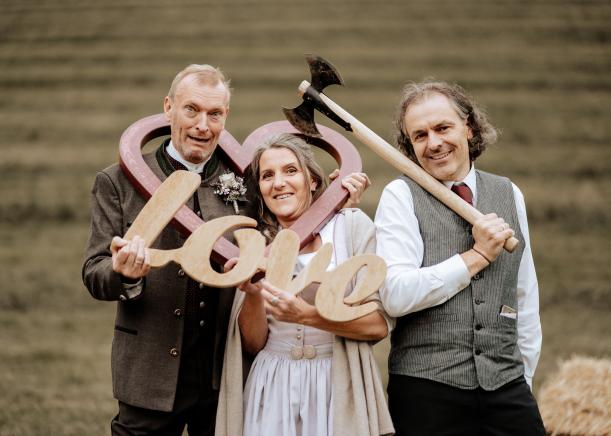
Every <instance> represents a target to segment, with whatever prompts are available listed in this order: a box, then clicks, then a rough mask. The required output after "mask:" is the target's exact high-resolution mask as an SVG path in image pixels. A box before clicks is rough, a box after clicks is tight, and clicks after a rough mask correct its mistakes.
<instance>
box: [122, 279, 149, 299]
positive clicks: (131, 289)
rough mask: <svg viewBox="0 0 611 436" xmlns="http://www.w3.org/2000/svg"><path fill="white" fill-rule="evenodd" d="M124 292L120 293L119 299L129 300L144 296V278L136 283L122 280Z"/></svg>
mask: <svg viewBox="0 0 611 436" xmlns="http://www.w3.org/2000/svg"><path fill="white" fill-rule="evenodd" d="M121 286H122V287H123V292H121V294H120V295H119V300H121V301H128V300H136V299H138V298H140V297H141V296H142V290H143V289H144V279H143V278H142V277H140V279H139V280H138V281H137V282H135V283H125V282H123V281H121Z"/></svg>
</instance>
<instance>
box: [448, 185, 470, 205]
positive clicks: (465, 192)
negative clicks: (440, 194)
mask: <svg viewBox="0 0 611 436" xmlns="http://www.w3.org/2000/svg"><path fill="white" fill-rule="evenodd" d="M452 191H454V192H455V193H456V194H458V196H459V197H460V198H462V199H463V200H465V201H466V202H467V203H469V204H470V205H471V206H473V193H472V192H471V189H470V188H469V187H468V186H467V185H465V184H461V185H458V184H454V185H452Z"/></svg>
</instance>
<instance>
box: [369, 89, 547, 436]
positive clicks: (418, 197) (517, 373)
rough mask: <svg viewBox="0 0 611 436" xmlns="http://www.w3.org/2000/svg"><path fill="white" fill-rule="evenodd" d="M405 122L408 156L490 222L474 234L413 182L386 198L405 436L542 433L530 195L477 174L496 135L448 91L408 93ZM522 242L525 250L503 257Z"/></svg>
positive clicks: (401, 122)
mask: <svg viewBox="0 0 611 436" xmlns="http://www.w3.org/2000/svg"><path fill="white" fill-rule="evenodd" d="M396 124H397V131H398V132H397V133H398V134H397V138H398V145H399V147H400V148H401V150H402V151H403V153H405V154H406V155H407V156H408V157H409V158H410V159H412V160H413V161H414V162H416V163H417V164H419V165H420V166H421V167H422V168H423V169H424V170H425V171H427V172H428V173H429V174H430V175H432V176H433V177H435V178H436V179H437V180H439V181H440V182H442V183H443V184H445V185H446V186H447V187H448V189H452V190H453V191H454V192H456V193H457V194H458V195H459V196H461V197H462V198H463V199H464V200H465V201H467V202H469V203H471V204H473V205H474V206H476V207H477V208H478V209H479V210H480V211H481V212H483V213H484V216H483V217H482V218H481V219H480V220H478V221H477V222H476V223H475V224H474V225H473V226H470V225H469V224H468V223H467V222H465V221H463V220H462V219H461V218H460V217H459V216H457V215H456V214H454V213H453V212H452V211H451V210H449V209H448V208H447V207H446V206H444V205H443V204H442V203H441V202H439V201H438V200H437V199H435V198H434V197H433V196H432V195H430V194H429V193H428V192H426V191H425V190H424V189H422V188H421V187H420V186H419V185H417V184H416V183H414V182H413V181H412V180H410V179H409V178H407V177H405V176H402V177H400V178H399V179H398V180H395V181H393V182H391V183H390V184H389V185H388V186H387V187H386V188H385V190H384V192H383V194H382V197H381V199H380V204H379V206H378V210H377V212H376V218H375V224H376V229H377V254H378V255H380V256H382V257H383V258H384V259H385V260H386V262H387V265H388V275H387V278H386V283H385V286H384V289H382V290H380V297H381V300H382V303H383V304H384V308H385V309H386V311H387V312H388V313H389V314H390V315H391V316H395V317H397V325H396V328H395V329H394V331H393V332H392V336H391V344H392V345H391V352H390V356H389V383H388V399H389V408H390V412H391V415H392V417H393V422H394V424H395V428H396V430H397V435H404V434H410V435H441V434H444V435H445V434H455V435H473V434H482V435H486V434H490V435H492V434H494V435H516V434H520V435H544V434H545V430H544V428H543V424H542V421H541V417H540V414H539V410H538V407H537V404H536V401H535V399H534V397H533V395H532V393H531V390H530V388H529V385H531V384H532V377H533V375H534V371H535V367H536V365H537V361H538V359H539V354H540V350H541V324H540V320H539V302H538V299H539V296H538V285H537V278H536V274H535V268H534V263H533V258H532V253H531V249H530V242H529V236H528V223H527V219H526V208H525V204H524V197H523V196H522V193H521V192H520V190H519V189H518V188H517V187H516V186H515V185H514V184H513V183H511V181H509V179H506V178H504V177H499V176H496V175H493V174H489V173H486V172H483V171H480V170H476V169H475V167H474V161H475V160H476V159H477V157H478V156H480V155H481V153H482V152H483V151H484V150H485V149H486V146H487V145H489V144H492V143H494V142H495V141H496V137H497V133H496V129H495V128H494V127H493V126H492V125H491V124H490V123H489V121H488V120H487V117H486V115H485V113H484V112H483V111H482V110H481V109H480V108H478V107H477V105H476V104H475V103H474V102H473V100H472V99H471V98H470V97H468V96H467V95H466V94H465V92H464V91H463V90H462V88H460V87H459V86H457V85H450V84H447V83H443V82H424V83H418V84H416V83H413V84H409V85H408V86H406V88H405V90H404V94H403V98H402V100H401V104H400V106H399V111H398V115H397V120H396ZM497 214H498V215H497ZM512 229H513V230H512ZM514 235H515V236H516V237H517V238H518V239H519V240H520V241H521V244H520V245H519V246H518V248H517V249H516V250H515V251H514V252H513V253H507V252H504V251H503V245H504V242H505V240H506V239H508V238H509V237H511V236H514Z"/></svg>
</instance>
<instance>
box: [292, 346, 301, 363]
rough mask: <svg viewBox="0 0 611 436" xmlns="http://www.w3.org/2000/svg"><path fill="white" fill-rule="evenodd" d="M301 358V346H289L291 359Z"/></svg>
mask: <svg viewBox="0 0 611 436" xmlns="http://www.w3.org/2000/svg"><path fill="white" fill-rule="evenodd" d="M301 358H303V348H302V347H293V348H291V359H293V360H299V359H301Z"/></svg>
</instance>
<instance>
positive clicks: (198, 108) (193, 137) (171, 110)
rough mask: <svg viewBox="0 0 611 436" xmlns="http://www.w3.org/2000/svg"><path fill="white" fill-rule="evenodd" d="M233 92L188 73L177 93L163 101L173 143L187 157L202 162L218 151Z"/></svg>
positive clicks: (189, 159) (179, 85)
mask: <svg viewBox="0 0 611 436" xmlns="http://www.w3.org/2000/svg"><path fill="white" fill-rule="evenodd" d="M228 104H229V92H228V90H227V88H226V87H225V85H223V83H221V82H218V83H217V84H216V85H212V84H203V83H201V82H200V81H199V80H198V78H197V77H196V76H193V75H190V76H186V77H185V78H184V79H182V80H181V81H180V83H179V84H178V86H177V87H176V91H175V93H174V97H170V96H167V97H166V98H165V100H164V102H163V109H164V112H165V114H166V118H167V120H168V121H169V123H170V128H171V131H172V133H171V136H172V144H173V145H174V147H175V148H176V150H178V152H179V153H180V154H181V156H182V157H183V158H185V160H187V161H189V162H191V163H194V164H199V163H202V162H204V161H205V160H206V159H208V158H209V157H210V155H211V154H212V153H213V152H214V149H215V148H216V145H217V143H218V139H219V136H220V134H221V132H222V131H223V129H224V128H225V120H226V119H227V115H228V114H229V106H228Z"/></svg>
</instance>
